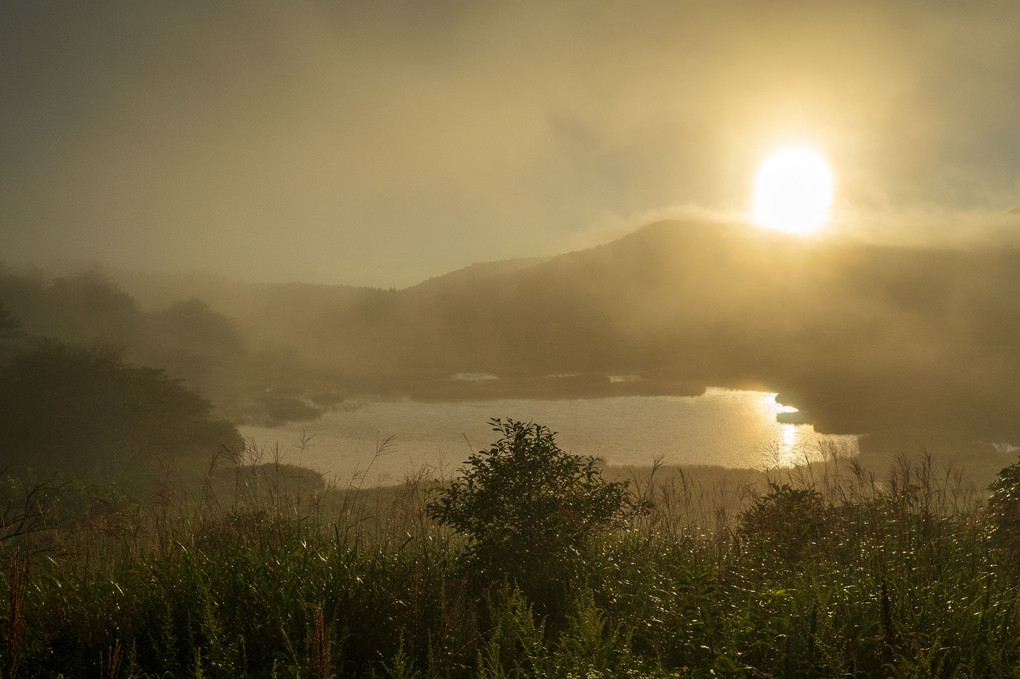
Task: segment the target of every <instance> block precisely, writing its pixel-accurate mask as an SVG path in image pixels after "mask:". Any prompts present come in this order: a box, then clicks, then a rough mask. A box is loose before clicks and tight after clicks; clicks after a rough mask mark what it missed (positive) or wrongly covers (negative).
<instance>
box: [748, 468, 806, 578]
mask: <svg viewBox="0 0 1020 679" xmlns="http://www.w3.org/2000/svg"><path fill="white" fill-rule="evenodd" d="M825 523H826V518H825V506H824V504H823V503H822V495H821V493H819V492H818V491H817V490H815V489H813V488H793V487H791V486H789V485H787V484H785V483H784V484H782V485H779V484H776V483H770V484H769V492H768V493H766V494H765V495H762V496H761V497H758V498H757V499H756V500H755V501H754V504H753V505H752V506H751V507H750V508H749V509H747V510H746V511H744V512H742V513H741V514H740V529H739V535H740V537H741V538H742V539H743V540H744V541H745V542H747V543H748V544H749V545H752V546H756V547H758V548H759V549H761V550H763V551H765V552H768V553H771V554H773V555H774V556H775V557H776V558H778V559H780V560H782V561H787V562H795V561H798V560H799V559H800V558H801V557H802V556H803V555H804V554H805V552H806V551H808V550H810V549H812V548H813V547H815V546H817V542H818V540H819V539H821V538H822V537H823V536H824V535H825V533H826V531H825Z"/></svg>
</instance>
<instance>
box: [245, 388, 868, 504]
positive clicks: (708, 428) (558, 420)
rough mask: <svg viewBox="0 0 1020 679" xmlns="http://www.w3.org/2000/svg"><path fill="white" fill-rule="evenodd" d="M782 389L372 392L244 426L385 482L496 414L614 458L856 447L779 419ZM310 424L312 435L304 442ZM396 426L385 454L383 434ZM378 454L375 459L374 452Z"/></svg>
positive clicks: (312, 458)
mask: <svg viewBox="0 0 1020 679" xmlns="http://www.w3.org/2000/svg"><path fill="white" fill-rule="evenodd" d="M775 396H776V395H775V394H770V393H764V392H755V391H734V390H729V389H716V388H710V389H708V390H707V391H706V392H705V393H704V394H703V395H701V396H693V397H686V396H622V397H615V398H592V399H562V400H538V399H518V400H513V399H507V400H486V401H458V402H445V403H444V402H439V403H437V402H423V401H414V400H411V399H403V400H378V401H376V400H364V401H359V402H357V403H356V404H346V405H347V406H348V407H346V408H345V409H344V410H339V411H335V412H329V413H327V414H325V415H324V416H323V417H321V418H320V419H318V420H316V421H314V422H307V423H302V424H300V425H291V426H287V427H281V428H266V427H254V426H243V427H240V430H241V433H242V434H243V435H244V436H246V437H249V438H251V439H252V440H254V441H255V443H256V445H258V446H259V447H260V448H265V449H266V451H267V453H266V454H267V457H268V458H271V457H272V453H271V452H269V451H271V450H273V449H274V448H276V449H277V450H279V452H280V454H281V456H282V459H283V461H284V462H288V463H291V464H299V465H303V466H306V467H310V468H312V469H315V470H317V471H319V472H321V473H323V474H324V475H325V476H326V477H327V478H334V479H336V480H337V481H338V482H340V483H349V482H352V481H357V482H362V483H364V484H365V485H379V484H386V483H394V482H399V481H402V480H403V479H404V477H405V475H406V474H407V473H409V472H411V471H414V470H417V469H419V468H421V467H422V466H423V465H428V466H432V467H437V468H439V469H440V470H443V471H445V472H446V473H448V474H451V473H453V472H454V471H455V470H456V468H457V467H459V466H460V465H461V463H462V462H463V461H464V460H465V459H466V458H467V457H468V455H470V454H471V453H472V452H476V451H478V450H480V449H483V448H488V446H489V444H491V443H492V442H493V440H494V439H495V437H496V434H495V433H494V432H492V431H491V425H489V424H488V421H489V419H491V418H493V417H501V418H504V419H505V418H508V417H509V418H514V419H517V420H524V421H533V422H536V423H538V424H542V425H545V426H547V427H549V428H550V429H552V430H553V431H555V432H558V433H557V437H556V440H557V442H558V444H559V445H560V447H561V448H562V449H564V450H566V451H569V452H572V453H576V454H583V455H594V456H596V457H601V458H603V459H604V460H606V462H607V463H608V464H611V465H635V466H649V465H651V464H652V461H653V460H655V459H656V458H660V457H661V459H662V461H663V462H664V463H665V464H671V465H719V466H724V467H752V468H761V467H765V466H772V465H776V464H780V465H792V464H795V463H798V462H803V461H804V460H805V459H818V458H819V457H821V456H822V454H823V453H822V450H823V449H825V447H826V446H831V445H835V446H838V447H840V448H843V449H850V450H856V443H857V438H856V437H855V436H828V435H822V434H818V433H816V432H815V430H814V427H812V426H811V425H810V424H781V423H779V422H776V414H777V413H779V412H783V411H784V410H785V411H787V412H788V411H791V410H792V409H791V408H784V406H782V405H780V404H777V403H776V400H775ZM302 434H304V436H305V437H306V441H308V445H306V446H304V448H303V449H302V447H301V445H300V442H301V439H302ZM390 436H392V437H393V438H392V440H391V442H390V444H389V445H388V446H387V447H386V450H385V452H384V453H383V454H381V455H378V456H376V455H375V453H376V449H377V446H378V445H379V443H380V442H382V441H383V440H385V439H386V438H387V437H390ZM373 458H374V459H373Z"/></svg>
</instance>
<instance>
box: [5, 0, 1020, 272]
mask: <svg viewBox="0 0 1020 679" xmlns="http://www.w3.org/2000/svg"><path fill="white" fill-rule="evenodd" d="M2 12H3V15H2V18H3V21H2V22H0V23H2V26H3V27H2V28H0V31H3V33H2V44H3V47H2V50H3V52H2V57H3V58H2V62H3V66H2V67H0V86H2V87H3V90H4V92H5V93H6V96H5V97H4V98H3V100H2V102H0V140H2V145H3V148H4V149H5V152H4V154H3V158H2V160H0V178H2V182H0V186H2V187H3V188H2V189H0V191H2V193H0V204H2V205H3V214H4V228H3V231H2V233H0V252H3V253H4V259H5V260H7V261H9V262H13V263H19V264H21V263H28V264H31V263H47V264H49V263H51V262H53V261H54V260H65V261H66V260H68V259H71V260H80V259H82V258H85V259H87V260H95V261H99V262H101V263H105V264H109V265H115V266H121V267H135V268H145V269H151V270H158V271H164V272H181V271H190V270H194V269H204V270H212V271H216V272H219V273H221V274H224V275H227V276H229V277H232V278H237V279H242V280H249V281H254V282H263V281H265V282H285V281H303V282H314V283H330V284H348V285H367V286H374V287H384V288H386V287H406V286H409V285H414V284H416V283H418V282H420V281H422V280H424V279H426V278H429V277H431V276H438V275H442V274H444V273H446V272H448V271H451V270H454V269H457V268H461V267H463V266H466V265H468V264H470V263H472V262H485V261H495V260H503V259H510V258H518V257H534V256H552V255H556V254H560V253H562V252H566V251H569V250H575V249H580V248H583V247H591V246H594V245H597V244H599V243H603V242H608V241H609V240H612V237H618V236H620V235H623V232H624V230H623V229H621V228H620V227H619V225H620V224H627V225H629V226H630V227H632V228H636V227H638V226H641V225H643V224H645V223H649V222H650V221H653V220H650V219H645V220H642V219H641V215H647V214H650V213H653V212H655V211H662V210H667V209H669V207H670V206H682V205H688V206H695V207H696V208H697V209H700V210H708V211H711V212H714V213H718V214H734V213H738V214H739V213H746V211H747V208H748V199H749V191H750V181H751V177H752V176H753V173H754V168H755V166H756V165H757V164H758V163H759V162H760V161H761V160H762V158H763V157H764V155H765V154H767V153H768V152H769V151H770V150H771V148H773V147H774V146H775V145H777V144H782V143H791V142H800V143H804V142H807V143H812V144H815V145H818V146H820V147H822V148H823V150H824V151H825V152H826V154H827V156H828V157H829V158H830V161H831V162H832V164H833V166H834V167H835V168H836V172H837V178H838V185H839V196H838V204H837V206H836V208H835V210H834V216H835V217H837V218H838V217H839V215H840V214H843V215H844V216H846V217H848V218H849V217H854V218H853V219H849V221H850V222H851V223H849V224H847V229H848V230H854V229H867V228H868V226H867V225H868V224H870V223H873V222H874V221H875V220H873V219H872V218H871V216H872V215H873V214H875V213H878V214H879V215H886V216H887V218H886V219H885V220H883V226H882V229H881V231H882V233H881V234H876V235H889V236H894V237H895V234H896V233H897V232H898V231H899V230H900V229H901V228H903V222H904V221H905V220H903V219H897V218H896V215H900V214H905V215H909V214H917V213H931V212H943V213H947V214H949V215H956V214H960V213H963V214H972V213H980V214H984V215H994V214H998V213H1000V212H1004V211H1006V210H1008V209H1011V208H1012V207H1015V205H1016V203H1017V197H1016V195H1017V194H1016V191H1017V184H1016V182H1017V176H1020V167H1018V165H1017V162H1018V161H1017V154H1015V153H1013V152H1012V149H1013V146H1014V143H1013V142H1014V141H1015V130H1014V121H1015V120H1016V119H1017V117H1018V114H1020V111H1018V104H1017V101H1016V98H1015V97H1014V96H1013V94H1012V90H1013V87H1012V85H1013V84H1014V83H1015V82H1017V80H1018V79H1020V73H1017V69H1018V68H1020V67H1018V66H1017V64H1018V63H1020V59H1018V58H1017V54H1016V50H1017V47H1016V45H1015V41H1014V40H1013V36H1012V32H1011V31H1010V28H1009V27H1011V26H1013V25H1015V23H1016V20H1017V18H1018V17H1017V10H1016V8H1014V7H1012V6H1011V5H1009V4H1002V3H998V4H993V5H981V6H979V7H975V6H962V5H960V6H958V5H940V6H938V7H929V6H927V5H925V6H923V7H922V6H920V5H915V4H912V3H907V4H902V5H897V6H895V7H890V6H889V5H888V4H887V3H854V4H853V6H847V5H845V3H829V2H827V3H818V4H815V5H812V6H810V7H807V6H798V5H786V4H782V3H729V4H727V5H726V6H725V7H722V6H719V7H712V8H708V7H704V6H701V5H700V4H695V3H664V2H663V3H659V2H647V3H638V4H637V5H631V6H628V7H626V8H624V7H618V6H614V5H611V4H596V5H591V4H589V3H585V4H574V3H552V4H547V5H543V6H542V7H535V6H531V5H527V4H519V3H509V4H504V5H501V6H500V7H498V8H494V7H493V8H478V7H472V6H470V5H467V4H461V3H453V4H449V5H446V6H444V8H442V9H438V8H430V9H429V11H425V10H424V9H423V8H419V7H416V6H415V5H414V4H413V3H401V2H384V3H375V4H373V5H372V6H371V7H359V6H357V5H352V4H350V3H324V2H322V3H320V2H299V3H292V4H290V5H288V6H287V7H286V8H284V7H279V6H277V5H274V4H272V3H261V2H257V3H253V4H252V3H246V4H244V5H243V6H242V5H233V4H229V3H228V4H220V5H208V4H206V3H183V4H175V5H174V6H172V7H170V6H165V7H140V6H138V5H136V4H135V3H124V2H112V3H85V4H80V5H77V6H76V7H74V8H61V7H57V6H51V5H45V4H42V5H40V4H38V3H21V2H14V3H6V5H5V7H4V9H3V10H2ZM862 215H863V218H857V217H860V216H862ZM958 222H959V220H957V219H949V220H947V222H946V223H947V224H953V225H954V226H955V225H956V224H957V223H958ZM609 236H612V237H609Z"/></svg>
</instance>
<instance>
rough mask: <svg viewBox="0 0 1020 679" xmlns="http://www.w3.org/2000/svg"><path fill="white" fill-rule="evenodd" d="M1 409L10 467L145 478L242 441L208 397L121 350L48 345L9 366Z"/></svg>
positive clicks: (3, 371)
mask: <svg viewBox="0 0 1020 679" xmlns="http://www.w3.org/2000/svg"><path fill="white" fill-rule="evenodd" d="M0 403H4V404H5V406H4V408H2V409H0V446H2V447H0V468H2V467H5V466H7V465H9V464H12V463H22V465H25V466H30V467H31V468H33V469H34V470H36V471H40V472H41V471H49V470H60V471H65V472H69V473H72V474H75V475H79V476H82V477H84V478H91V479H96V478H103V477H106V476H109V475H114V476H117V475H121V476H123V475H125V474H128V475H138V474H139V473H144V472H148V471H149V470H150V468H151V465H152V463H153V462H154V461H155V460H157V459H158V458H160V457H162V456H164V455H167V454H173V455H180V456H187V455H194V454H206V453H208V454H210V455H211V454H212V453H214V452H215V451H216V450H217V449H218V448H219V446H220V445H222V444H225V443H233V444H235V445H236V444H239V442H240V437H239V435H238V434H237V431H236V429H234V427H233V425H231V424H230V423H228V422H223V421H217V420H215V419H214V418H212V416H211V413H212V406H211V404H210V403H209V402H208V401H207V400H206V399H204V398H203V397H202V396H200V395H199V394H197V393H196V392H194V391H191V390H189V389H186V388H184V387H183V386H182V385H181V383H180V381H179V380H173V379H170V378H169V377H167V375H166V373H165V372H163V371H162V370H157V369H155V368H141V367H135V366H131V365H127V364H125V363H124V361H123V359H122V357H121V352H120V351H119V350H117V349H112V348H91V347H82V346H75V345H71V344H66V343H63V342H60V341H57V340H43V341H41V342H39V343H37V344H36V345H35V346H34V347H33V348H32V349H30V350H28V351H25V352H22V353H20V354H18V355H17V356H15V357H14V358H13V359H12V360H11V361H10V362H9V363H8V364H7V365H5V366H3V367H2V368H0Z"/></svg>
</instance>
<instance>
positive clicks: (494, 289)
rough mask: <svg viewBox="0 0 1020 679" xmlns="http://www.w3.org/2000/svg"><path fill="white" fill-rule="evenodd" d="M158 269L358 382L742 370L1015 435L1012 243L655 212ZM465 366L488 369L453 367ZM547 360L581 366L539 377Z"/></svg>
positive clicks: (571, 391)
mask: <svg viewBox="0 0 1020 679" xmlns="http://www.w3.org/2000/svg"><path fill="white" fill-rule="evenodd" d="M122 283H123V285H124V286H125V287H126V288H127V289H128V290H129V292H132V294H135V295H137V296H138V297H139V298H140V299H143V303H145V302H144V300H145V299H148V298H151V299H156V298H157V297H158V296H157V295H156V294H155V293H154V292H153V288H152V286H151V283H150V288H149V290H148V292H144V291H143V287H144V286H143V285H142V284H141V283H140V282H139V280H138V279H135V280H127V279H124V280H123V281H122ZM175 285H179V290H180V292H181V294H182V296H185V297H187V296H197V297H200V298H202V299H203V300H204V301H206V302H207V303H208V304H209V305H210V306H211V307H213V308H214V309H216V310H217V311H219V312H222V313H224V314H226V315H227V316H229V317H231V318H232V319H234V320H235V321H236V322H237V324H238V326H239V327H240V329H241V330H242V332H243V334H244V335H245V337H247V338H248V343H249V346H251V347H252V348H253V350H255V351H258V350H259V348H260V347H261V348H266V347H278V348H279V347H287V350H288V351H290V352H293V353H294V355H295V356H297V357H300V359H301V361H303V362H304V364H305V365H307V366H311V367H310V368H309V369H310V370H313V371H317V374H319V375H329V376H330V379H334V380H339V381H342V382H343V383H344V385H346V388H347V389H349V390H352V391H353V392H355V393H357V392H359V391H385V392H388V393H410V394H415V395H417V396H419V397H433V398H455V397H478V396H501V395H504V396H505V395H508V394H509V393H516V394H531V395H542V394H547V395H557V396H562V395H606V394H613V393H664V392H666V393H697V391H698V390H699V389H701V388H703V387H705V386H709V385H718V386H733V387H758V388H767V389H771V390H775V391H780V392H781V393H782V398H783V399H785V402H788V403H790V404H792V405H795V406H797V407H798V408H800V409H802V410H804V411H805V413H806V417H807V418H808V419H810V421H811V422H813V423H814V424H815V426H816V428H818V429H819V430H822V431H827V432H834V433H836V432H839V433H870V434H871V436H872V437H874V438H875V439H876V440H878V439H880V438H882V437H891V438H890V440H896V441H899V442H906V443H904V445H913V444H914V442H917V443H920V444H924V442H925V441H927V440H932V441H936V440H937V441H944V440H950V439H952V440H953V441H957V442H959V441H972V440H975V439H980V440H982V441H987V442H1005V441H1010V442H1014V443H1016V442H1018V441H1020V417H1018V414H1020V413H1018V406H1020V386H1018V380H1017V376H1018V375H1020V296H1017V295H1016V291H1017V290H1020V252H1018V251H1017V250H1015V249H1002V248H990V247H989V248H983V249H982V248H978V247H972V248H969V249H934V248H927V249H926V248H906V247H885V246H876V245H865V244H860V243H853V242H846V241H836V240H827V239H810V238H808V239H804V238H797V237H794V236H789V235H785V234H782V233H779V232H773V231H764V230H761V229H757V228H754V227H749V226H747V225H741V224H715V223H699V222H660V223H656V224H651V225H649V226H646V227H644V228H642V229H639V230H638V231H636V232H634V233H632V234H630V235H628V236H626V237H624V238H621V239H619V240H617V241H614V242H612V243H608V244H605V245H602V246H599V247H595V248H591V249H588V250H582V251H578V252H573V253H568V254H564V255H560V256H557V257H551V258H546V259H530V260H513V261H506V262H493V263H487V264H476V265H472V266H470V267H467V268H465V269H461V270H459V271H456V272H453V273H451V274H448V275H446V276H440V277H437V278H434V279H430V280H429V281H425V282H423V283H421V284H419V285H416V286H413V287H411V288H407V289H404V290H376V289H367V288H349V287H333V286H315V285H300V284H288V285H254V284H242V283H237V282H233V281H228V280H226V279H221V278H217V277H208V278H205V279H201V278H195V279H192V280H190V281H188V282H187V284H186V285H185V284H168V285H165V286H164V288H163V290H162V292H160V293H159V294H160V295H162V297H159V299H161V300H162V303H166V302H167V301H169V297H168V295H169V294H170V291H171V290H173V289H175ZM472 373H487V374H493V375H497V376H499V378H500V379H499V380H495V381H492V380H489V381H479V382H472V381H470V380H464V381H457V380H451V379H450V377H451V376H453V375H457V374H472ZM548 375H577V376H588V377H584V378H582V377H577V378H573V379H572V380H567V381H557V382H555V386H550V385H552V384H553V383H552V382H549V380H548V378H547V377H546V376H548ZM610 375H628V376H637V377H638V378H639V379H634V378H633V377H632V378H630V379H629V380H628V381H618V382H612V383H610V380H609V378H608V376H610ZM543 380H545V381H543ZM610 384H611V385H612V386H610Z"/></svg>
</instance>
